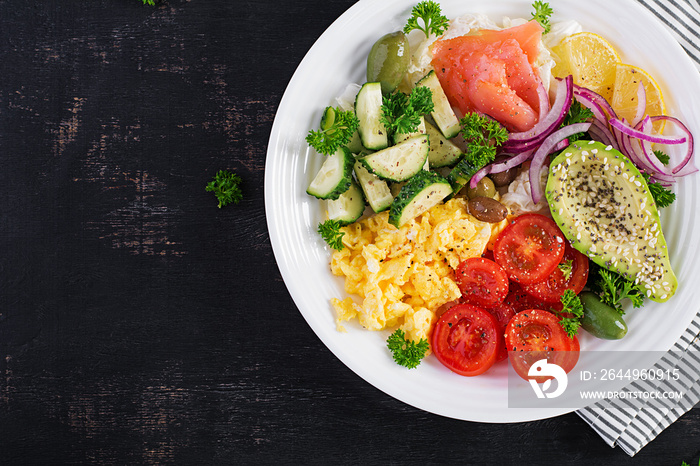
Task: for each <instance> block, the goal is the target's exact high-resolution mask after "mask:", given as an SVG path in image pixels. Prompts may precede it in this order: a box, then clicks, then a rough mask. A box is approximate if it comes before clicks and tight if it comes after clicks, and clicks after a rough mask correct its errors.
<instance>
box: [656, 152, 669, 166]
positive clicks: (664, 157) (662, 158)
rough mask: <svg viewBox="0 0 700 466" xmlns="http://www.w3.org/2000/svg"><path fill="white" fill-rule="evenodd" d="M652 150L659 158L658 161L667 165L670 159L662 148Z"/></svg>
mask: <svg viewBox="0 0 700 466" xmlns="http://www.w3.org/2000/svg"><path fill="white" fill-rule="evenodd" d="M652 152H654V155H655V156H656V158H657V159H659V162H661V163H663V164H664V165H668V163H669V162H670V161H671V157H669V155H668V154H667V153H666V152H664V151H662V150H654V151H652Z"/></svg>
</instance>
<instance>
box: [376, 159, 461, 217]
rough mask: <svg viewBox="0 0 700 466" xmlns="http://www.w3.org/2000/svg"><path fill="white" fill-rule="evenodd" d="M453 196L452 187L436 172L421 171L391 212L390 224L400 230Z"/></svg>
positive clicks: (398, 197) (402, 193)
mask: <svg viewBox="0 0 700 466" xmlns="http://www.w3.org/2000/svg"><path fill="white" fill-rule="evenodd" d="M450 194H452V186H451V185H450V182H449V181H447V180H446V179H445V178H443V177H442V176H440V175H438V174H437V173H435V172H430V171H425V170H421V171H420V172H419V173H418V174H417V175H416V176H414V177H413V178H411V179H410V180H408V181H407V182H406V184H405V185H404V186H403V187H402V188H401V192H400V193H399V195H398V196H397V197H396V199H394V202H392V204H391V209H390V210H389V223H391V224H392V225H394V226H395V227H397V228H400V227H401V226H403V225H404V224H406V223H407V222H409V221H410V220H412V219H414V218H416V217H417V216H419V215H420V214H422V213H423V212H426V211H427V210H429V209H430V208H432V207H434V206H436V205H438V204H439V203H440V202H442V201H443V199H445V198H446V197H447V196H449V195H450Z"/></svg>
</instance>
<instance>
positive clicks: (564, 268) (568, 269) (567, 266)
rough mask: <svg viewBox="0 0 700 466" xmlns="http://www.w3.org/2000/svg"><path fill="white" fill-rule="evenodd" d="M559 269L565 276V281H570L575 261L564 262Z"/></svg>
mask: <svg viewBox="0 0 700 466" xmlns="http://www.w3.org/2000/svg"><path fill="white" fill-rule="evenodd" d="M558 267H559V270H561V273H562V274H563V275H564V279H565V280H568V279H569V278H571V273H572V272H573V271H574V261H573V259H568V260H565V261H564V262H561V263H560V264H559V265H558Z"/></svg>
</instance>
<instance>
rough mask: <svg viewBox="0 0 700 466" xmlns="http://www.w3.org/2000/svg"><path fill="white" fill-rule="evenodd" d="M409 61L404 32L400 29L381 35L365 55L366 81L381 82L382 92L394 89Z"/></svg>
mask: <svg viewBox="0 0 700 466" xmlns="http://www.w3.org/2000/svg"><path fill="white" fill-rule="evenodd" d="M409 61H410V50H409V47H408V39H407V38H406V34H404V33H403V32H401V31H397V32H392V33H389V34H386V35H385V36H382V37H381V38H380V39H379V40H378V41H377V42H375V43H374V45H373V46H372V49H371V50H370V51H369V56H368V57H367V82H381V84H382V92H384V93H389V92H392V91H394V89H396V88H397V87H398V85H399V83H400V82H401V80H402V79H403V76H404V75H405V74H406V70H407V69H408V64H409Z"/></svg>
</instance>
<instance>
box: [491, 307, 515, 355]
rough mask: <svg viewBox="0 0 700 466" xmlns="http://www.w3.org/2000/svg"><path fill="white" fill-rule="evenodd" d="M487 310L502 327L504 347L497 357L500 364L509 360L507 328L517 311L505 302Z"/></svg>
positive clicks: (501, 337)
mask: <svg viewBox="0 0 700 466" xmlns="http://www.w3.org/2000/svg"><path fill="white" fill-rule="evenodd" d="M485 309H486V310H487V311H488V312H490V313H491V315H492V316H494V317H495V318H496V321H498V325H499V327H500V328H499V336H500V339H501V340H503V347H502V348H501V351H500V352H499V353H498V355H497V356H496V362H500V361H503V360H504V359H508V349H507V348H506V340H505V333H506V327H507V326H508V322H510V319H512V318H513V316H514V315H515V309H513V306H511V305H510V304H508V303H505V302H503V303H501V304H499V305H497V306H495V307H487V308H485Z"/></svg>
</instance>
